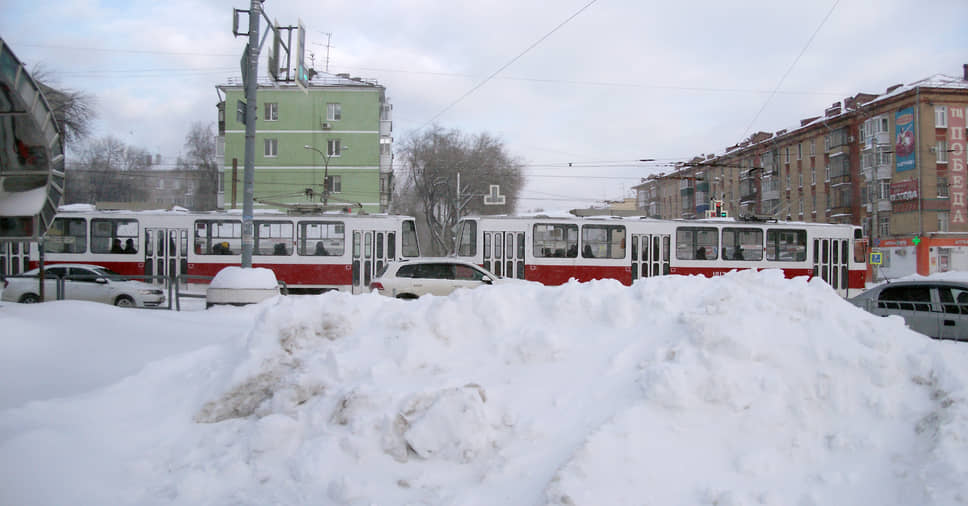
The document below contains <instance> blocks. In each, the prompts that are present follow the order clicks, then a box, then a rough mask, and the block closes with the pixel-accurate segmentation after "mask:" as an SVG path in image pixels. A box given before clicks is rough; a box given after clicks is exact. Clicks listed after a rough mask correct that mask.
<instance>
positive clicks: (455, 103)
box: [417, 0, 598, 132]
mask: <svg viewBox="0 0 968 506" xmlns="http://www.w3.org/2000/svg"><path fill="white" fill-rule="evenodd" d="M597 1H598V0H591V1H590V2H588V3H587V4H585V5H584V7H582V8H581V9H578V10H577V11H576V12H575V13H574V14H572V15H571V16H569V17H568V19H566V20H564V21H562V22H561V23H559V24H558V26H556V27H554V28H553V29H552V30H551V31H550V32H548V33H546V34H544V35H543V36H542V37H541V38H539V39H538V40H536V41H535V42H534V43H532V44H531V45H530V46H528V47H527V48H525V50H524V51H521V53H520V54H518V55H517V56H515V57H514V58H511V60H510V61H509V62H507V63H505V64H504V65H502V66H501V67H500V68H498V69H497V70H495V71H494V72H492V73H491V75H489V76H487V77H486V78H484V80H483V81H481V82H480V83H478V84H477V85H476V86H474V87H473V88H471V89H470V90H468V91H467V92H466V93H464V94H463V95H461V96H460V97H459V98H458V99H457V100H455V101H453V102H451V104H450V105H448V106H447V107H444V108H443V110H441V111H440V112H438V113H437V114H436V115H434V117H432V118H430V120H428V121H427V122H426V123H424V124H423V125H422V126H421V127H420V128H418V129H417V132H419V131H421V130H423V129H424V128H426V127H427V126H428V125H430V124H431V123H433V122H434V121H436V120H437V118H439V117H441V116H443V115H444V113H446V112H447V111H449V110H450V109H451V108H452V107H454V106H455V105H457V104H459V103H460V102H461V101H463V100H464V99H465V98H467V97H469V96H470V95H471V94H472V93H474V92H475V91H477V90H478V89H480V88H481V87H482V86H484V85H485V84H487V82H488V81H490V80H491V79H493V78H494V77H495V76H497V75H498V74H500V73H501V72H502V71H503V70H504V69H506V68H508V67H510V66H511V65H512V64H514V62H516V61H518V60H519V59H520V58H521V57H522V56H524V55H526V54H527V53H528V52H530V51H531V50H532V49H534V48H535V47H537V45H538V44H541V43H542V42H544V40H545V39H547V38H548V37H550V36H551V35H552V34H553V33H555V32H557V31H558V30H559V29H560V28H561V27H563V26H565V25H566V24H568V22H570V21H571V20H572V19H575V17H577V16H578V15H579V14H581V13H582V12H585V9H588V8H589V7H591V6H592V4H594V3H595V2H597Z"/></svg>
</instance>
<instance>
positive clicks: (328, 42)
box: [314, 32, 334, 74]
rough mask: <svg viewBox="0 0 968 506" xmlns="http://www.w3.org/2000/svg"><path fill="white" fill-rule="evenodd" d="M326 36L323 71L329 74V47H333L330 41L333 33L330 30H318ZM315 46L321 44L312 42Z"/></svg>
mask: <svg viewBox="0 0 968 506" xmlns="http://www.w3.org/2000/svg"><path fill="white" fill-rule="evenodd" d="M318 33H321V34H323V35H325V36H326V60H325V66H326V69H325V72H326V73H327V74H329V49H330V48H331V47H334V46H333V45H332V44H330V42H331V41H332V40H333V34H332V33H330V32H318ZM314 45H316V46H322V44H314Z"/></svg>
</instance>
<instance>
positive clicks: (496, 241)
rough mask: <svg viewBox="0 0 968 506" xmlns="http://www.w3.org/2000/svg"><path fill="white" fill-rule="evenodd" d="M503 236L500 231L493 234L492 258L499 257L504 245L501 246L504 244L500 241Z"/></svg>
mask: <svg viewBox="0 0 968 506" xmlns="http://www.w3.org/2000/svg"><path fill="white" fill-rule="evenodd" d="M503 238H504V234H502V233H500V232H496V233H495V234H494V258H501V252H502V251H503V250H504V247H503V246H502V245H503V244H504V243H503V242H502V240H503ZM495 274H497V273H495Z"/></svg>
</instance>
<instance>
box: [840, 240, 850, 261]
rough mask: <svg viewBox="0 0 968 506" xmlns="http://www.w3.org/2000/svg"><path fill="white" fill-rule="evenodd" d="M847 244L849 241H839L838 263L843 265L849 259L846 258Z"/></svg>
mask: <svg viewBox="0 0 968 506" xmlns="http://www.w3.org/2000/svg"><path fill="white" fill-rule="evenodd" d="M848 243H849V241H846V240H844V241H840V259H841V260H840V261H841V262H843V263H847V259H848V258H850V257H849V256H847V245H848Z"/></svg>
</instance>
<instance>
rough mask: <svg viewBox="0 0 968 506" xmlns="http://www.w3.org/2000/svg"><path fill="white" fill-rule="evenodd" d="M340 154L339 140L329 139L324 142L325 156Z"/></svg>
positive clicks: (341, 149) (341, 148)
mask: <svg viewBox="0 0 968 506" xmlns="http://www.w3.org/2000/svg"><path fill="white" fill-rule="evenodd" d="M342 152H343V147H342V144H341V143H340V140H339V139H330V140H328V141H326V154H328V155H329V156H340V155H341V154H342Z"/></svg>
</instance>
